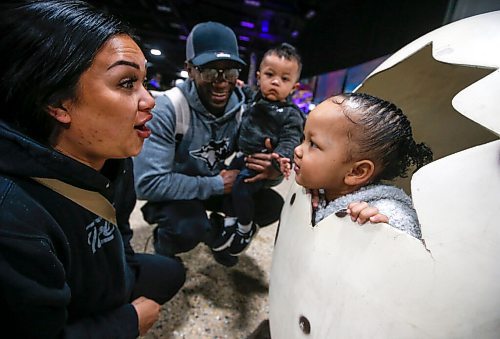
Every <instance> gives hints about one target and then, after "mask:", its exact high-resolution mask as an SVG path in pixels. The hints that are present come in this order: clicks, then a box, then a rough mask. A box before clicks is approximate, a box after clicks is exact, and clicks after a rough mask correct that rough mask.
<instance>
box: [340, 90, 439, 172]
mask: <svg viewBox="0 0 500 339" xmlns="http://www.w3.org/2000/svg"><path fill="white" fill-rule="evenodd" d="M344 97H345V98H346V100H345V101H344V102H343V106H344V109H345V113H346V115H347V116H350V117H349V119H350V120H351V121H352V122H353V123H354V124H356V125H358V126H359V127H360V128H361V129H362V130H361V131H362V132H361V133H358V134H357V137H356V140H355V142H356V143H357V146H358V147H357V149H356V150H354V152H357V153H358V154H362V155H365V156H369V157H370V158H372V159H373V160H374V161H375V162H378V163H380V164H381V166H382V170H381V171H380V172H379V174H378V176H377V177H376V178H375V180H392V179H394V178H396V177H403V178H404V177H406V176H407V171H408V169H409V168H410V167H412V166H415V167H416V169H418V168H420V167H422V166H423V165H425V164H427V163H429V162H430V161H432V151H431V149H430V148H429V147H428V146H427V145H425V144H424V143H419V144H417V143H416V142H415V140H414V139H413V134H412V128H411V124H410V121H409V120H408V118H407V117H406V115H404V113H403V111H402V110H401V109H400V108H398V107H397V106H396V105H394V104H393V103H391V102H388V101H385V100H382V99H379V98H376V97H373V96H371V95H368V94H364V93H349V94H345V95H344Z"/></svg>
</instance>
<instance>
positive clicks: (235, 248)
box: [228, 223, 259, 255]
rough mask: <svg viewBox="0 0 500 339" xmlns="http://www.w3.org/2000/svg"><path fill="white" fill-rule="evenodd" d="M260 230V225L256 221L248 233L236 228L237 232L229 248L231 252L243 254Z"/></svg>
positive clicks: (232, 253)
mask: <svg viewBox="0 0 500 339" xmlns="http://www.w3.org/2000/svg"><path fill="white" fill-rule="evenodd" d="M258 231H259V226H257V225H256V224H255V223H252V228H251V229H250V231H248V232H246V233H241V231H240V230H239V229H236V233H235V234H234V238H233V239H232V242H231V244H230V246H229V249H228V251H229V254H231V255H240V254H242V253H243V252H244V251H245V250H246V249H247V248H248V245H250V242H251V241H252V238H253V237H255V235H256V234H257V232H258Z"/></svg>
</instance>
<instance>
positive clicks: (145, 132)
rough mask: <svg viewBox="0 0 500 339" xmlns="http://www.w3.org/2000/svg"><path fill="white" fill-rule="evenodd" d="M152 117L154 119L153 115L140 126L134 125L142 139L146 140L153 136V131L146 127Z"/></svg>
mask: <svg viewBox="0 0 500 339" xmlns="http://www.w3.org/2000/svg"><path fill="white" fill-rule="evenodd" d="M152 117H153V116H152V115H149V116H148V117H147V118H146V119H144V120H143V121H141V122H140V123H139V124H137V125H134V129H135V130H136V132H137V135H138V136H139V137H140V138H143V139H146V138H149V136H150V135H151V130H150V129H149V128H148V127H147V126H146V122H148V121H149V120H151V118H152Z"/></svg>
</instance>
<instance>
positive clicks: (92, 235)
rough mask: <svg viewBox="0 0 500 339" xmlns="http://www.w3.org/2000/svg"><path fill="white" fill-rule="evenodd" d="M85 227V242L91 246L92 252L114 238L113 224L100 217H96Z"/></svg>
mask: <svg viewBox="0 0 500 339" xmlns="http://www.w3.org/2000/svg"><path fill="white" fill-rule="evenodd" d="M85 229H86V230H87V243H88V244H89V245H90V247H91V248H92V253H95V252H96V251H97V250H98V249H99V248H101V247H102V245H104V244H105V243H107V242H110V241H111V240H113V239H114V238H115V235H114V231H115V225H113V224H112V223H110V222H109V221H107V220H104V219H103V218H101V217H97V218H96V219H95V220H94V221H92V222H91V223H90V224H88V225H87V226H86V227H85Z"/></svg>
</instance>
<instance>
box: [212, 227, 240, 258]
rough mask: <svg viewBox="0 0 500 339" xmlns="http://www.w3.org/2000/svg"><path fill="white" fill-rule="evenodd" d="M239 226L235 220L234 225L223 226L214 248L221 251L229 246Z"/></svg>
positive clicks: (213, 245)
mask: <svg viewBox="0 0 500 339" xmlns="http://www.w3.org/2000/svg"><path fill="white" fill-rule="evenodd" d="M237 226H238V224H237V223H236V222H235V223H234V224H233V225H230V226H224V227H222V231H221V233H220V234H219V236H218V237H217V238H215V240H214V242H213V244H212V250H213V251H215V252H220V251H223V250H225V249H226V248H228V247H229V246H230V245H231V242H232V241H233V238H234V236H235V234H236V229H237Z"/></svg>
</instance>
